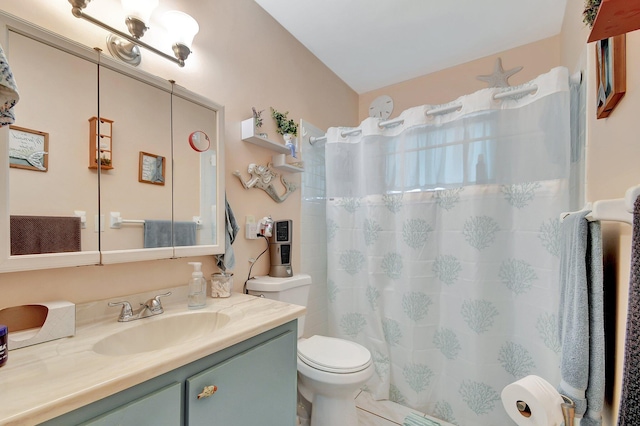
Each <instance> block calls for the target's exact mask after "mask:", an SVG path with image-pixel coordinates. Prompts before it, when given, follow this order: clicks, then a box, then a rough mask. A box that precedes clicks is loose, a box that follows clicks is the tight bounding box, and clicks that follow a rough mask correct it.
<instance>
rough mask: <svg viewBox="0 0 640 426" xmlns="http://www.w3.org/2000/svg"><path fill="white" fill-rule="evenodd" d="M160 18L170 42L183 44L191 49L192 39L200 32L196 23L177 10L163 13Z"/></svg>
mask: <svg viewBox="0 0 640 426" xmlns="http://www.w3.org/2000/svg"><path fill="white" fill-rule="evenodd" d="M162 18H163V19H162V20H163V22H164V25H165V27H166V29H167V31H168V32H169V36H170V37H171V42H172V43H175V44H183V45H185V46H187V47H188V48H189V49H191V43H193V38H194V37H195V36H196V34H198V31H200V26H199V25H198V22H196V20H195V19H193V18H192V17H191V16H189V15H187V14H186V13H184V12H180V11H177V10H170V11H168V12H165V14H164V15H163V17H162Z"/></svg>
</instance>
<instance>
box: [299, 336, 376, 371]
mask: <svg viewBox="0 0 640 426" xmlns="http://www.w3.org/2000/svg"><path fill="white" fill-rule="evenodd" d="M298 357H299V358H300V360H301V361H302V362H304V363H305V364H307V365H309V366H310V367H313V368H315V369H317V370H321V371H326V372H329V373H340V374H347V373H355V372H358V371H362V370H364V369H366V368H367V367H368V366H369V365H371V353H370V352H369V351H368V350H367V348H365V347H363V346H361V345H359V344H357V343H354V342H350V341H348V340H343V339H336V338H333V337H326V336H312V337H310V338H308V339H301V340H300V341H298Z"/></svg>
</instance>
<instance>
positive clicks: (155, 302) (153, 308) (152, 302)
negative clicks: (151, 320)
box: [109, 291, 171, 322]
mask: <svg viewBox="0 0 640 426" xmlns="http://www.w3.org/2000/svg"><path fill="white" fill-rule="evenodd" d="M170 295H171V292H170V291H169V292H167V293H164V294H159V295H157V296H156V297H153V298H151V299H149V300H147V301H146V302H144V304H143V303H141V304H140V308H139V309H137V310H136V311H134V310H133V308H132V307H131V304H130V303H129V302H127V301H126V300H125V301H123V302H109V306H122V310H121V311H120V316H119V317H118V321H119V322H129V321H135V320H138V319H142V318H147V317H152V316H154V315H160V314H161V313H163V312H164V309H163V308H162V303H160V298H161V297H166V296H170Z"/></svg>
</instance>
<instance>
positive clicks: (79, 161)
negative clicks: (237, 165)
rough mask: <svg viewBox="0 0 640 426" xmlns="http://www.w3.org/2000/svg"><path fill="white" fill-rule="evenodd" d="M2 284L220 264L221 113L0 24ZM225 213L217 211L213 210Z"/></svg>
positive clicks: (62, 44)
mask: <svg viewBox="0 0 640 426" xmlns="http://www.w3.org/2000/svg"><path fill="white" fill-rule="evenodd" d="M0 24H1V31H0V43H1V44H2V46H3V48H4V50H5V53H6V56H7V58H8V61H9V64H10V66H11V69H12V71H13V73H14V76H15V79H16V82H17V84H18V89H19V92H20V101H19V102H18V105H17V106H16V123H15V125H13V126H11V128H9V126H5V127H3V128H2V129H0V146H1V147H2V150H1V151H0V154H1V155H2V159H0V197H2V199H3V200H4V201H5V202H4V208H3V209H2V210H1V211H0V229H2V235H7V236H8V237H9V238H5V239H4V241H3V243H2V247H0V272H7V271H19V270H29V269H43V268H55V267H65V266H79V265H90V264H98V263H118V262H130V261H138V260H150V259H162V258H170V257H184V256H195V255H204V254H217V253H222V252H224V238H221V236H223V234H222V229H223V220H224V180H223V178H222V176H223V160H224V155H223V152H222V149H223V142H222V134H223V133H222V132H223V126H222V123H223V120H224V115H223V108H222V107H221V106H220V105H218V104H216V103H215V102H212V101H210V100H209V99H206V98H204V97H202V96H200V95H198V94H195V93H193V92H190V91H188V90H186V89H185V88H183V87H181V86H180V85H179V84H175V83H174V82H172V81H166V80H163V79H160V78H157V77H155V76H151V75H149V74H146V73H144V72H140V71H138V70H136V69H133V68H132V67H129V66H127V65H124V64H120V63H118V62H116V61H115V60H112V59H111V58H110V57H106V56H105V55H104V54H101V53H100V52H97V51H94V50H93V49H89V48H86V47H84V46H80V45H78V44H76V43H73V42H70V41H68V40H65V39H62V38H60V37H58V36H56V35H54V34H51V33H49V32H47V31H44V30H41V29H39V28H36V27H34V26H32V25H30V24H29V23H27V22H24V21H22V20H19V19H15V18H13V17H11V16H7V15H5V14H2V13H0ZM221 206H222V207H221Z"/></svg>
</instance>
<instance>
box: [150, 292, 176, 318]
mask: <svg viewBox="0 0 640 426" xmlns="http://www.w3.org/2000/svg"><path fill="white" fill-rule="evenodd" d="M167 296H171V292H170V291H168V292H166V293H163V294H158V295H157V296H156V297H154V298H153V299H149V300H147V303H145V306H146V307H147V308H149V309H150V310H151V312H153V313H158V314H161V313H162V312H164V309H163V308H162V302H160V298H161V297H167Z"/></svg>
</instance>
